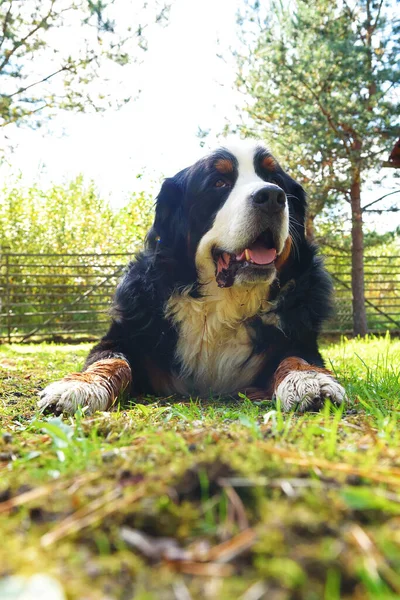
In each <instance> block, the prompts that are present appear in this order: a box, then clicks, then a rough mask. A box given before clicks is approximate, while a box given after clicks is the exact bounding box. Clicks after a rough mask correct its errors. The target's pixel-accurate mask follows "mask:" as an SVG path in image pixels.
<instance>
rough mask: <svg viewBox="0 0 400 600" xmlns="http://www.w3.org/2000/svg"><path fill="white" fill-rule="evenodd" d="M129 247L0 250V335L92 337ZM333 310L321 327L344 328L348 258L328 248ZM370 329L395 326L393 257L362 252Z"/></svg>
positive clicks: (398, 318) (398, 327)
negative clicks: (104, 250)
mask: <svg viewBox="0 0 400 600" xmlns="http://www.w3.org/2000/svg"><path fill="white" fill-rule="evenodd" d="M130 258H131V257H130V255H128V254H122V253H121V254H23V253H22V254H19V253H11V252H3V253H2V254H1V255H0V341H8V342H27V341H40V340H55V341H69V340H82V339H95V338H97V337H99V336H101V335H102V334H104V333H105V332H106V330H107V326H108V323H109V320H110V319H109V314H108V313H109V308H110V305H111V298H112V295H113V292H114V290H115V287H116V284H117V281H118V279H119V278H120V277H121V275H122V273H123V270H124V268H125V267H126V264H127V263H128V261H129V259H130ZM326 265H327V267H328V270H329V271H330V273H331V275H332V277H333V280H334V284H335V291H336V294H335V308H336V310H335V316H334V318H333V319H331V321H330V322H329V323H328V324H327V327H326V331H327V332H335V333H338V332H341V333H351V331H352V304H351V278H350V259H349V256H348V255H329V256H328V257H327V258H326ZM365 265H366V266H365V283H366V294H365V301H366V306H367V314H368V325H369V329H370V331H371V332H374V333H379V332H384V331H386V330H391V331H396V332H399V331H400V257H399V256H386V257H379V258H376V257H372V256H368V257H366V259H365Z"/></svg>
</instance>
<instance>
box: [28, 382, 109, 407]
mask: <svg viewBox="0 0 400 600" xmlns="http://www.w3.org/2000/svg"><path fill="white" fill-rule="evenodd" d="M39 397H40V400H39V402H38V407H39V408H40V409H42V410H49V411H52V412H54V413H56V414H61V413H68V414H74V413H75V412H76V410H77V409H78V407H79V406H81V407H83V408H84V409H85V414H92V413H95V412H96V411H98V410H100V411H102V410H106V409H107V407H108V405H109V402H110V392H109V390H107V388H106V387H105V386H103V385H101V383H99V382H87V381H82V380H81V379H61V380H60V381H54V383H50V385H48V386H47V387H46V388H45V389H44V390H42V391H41V392H39Z"/></svg>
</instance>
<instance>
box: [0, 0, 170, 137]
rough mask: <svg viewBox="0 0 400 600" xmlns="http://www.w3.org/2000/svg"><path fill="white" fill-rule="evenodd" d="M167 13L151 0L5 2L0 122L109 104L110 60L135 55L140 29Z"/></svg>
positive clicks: (120, 61)
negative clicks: (140, 2)
mask: <svg viewBox="0 0 400 600" xmlns="http://www.w3.org/2000/svg"><path fill="white" fill-rule="evenodd" d="M118 11H119V12H118ZM124 12H125V13H126V17H127V18H126V19H124V18H123V14H124ZM166 18H167V8H166V6H165V5H163V4H159V3H158V1H157V0H155V2H153V3H151V4H150V5H149V4H148V3H143V5H142V6H140V7H136V6H135V4H134V2H132V1H130V0H126V1H125V2H123V3H122V2H114V0H98V1H92V0H89V1H86V0H78V1H73V0H67V1H65V0H49V1H48V2H44V1H43V0H24V1H23V2H15V1H14V0H3V1H2V2H0V31H1V33H0V77H1V82H2V86H1V89H2V92H1V94H0V126H2V127H4V126H5V125H8V124H10V123H18V124H19V123H21V122H27V123H29V124H31V125H38V124H40V122H41V121H42V119H43V118H44V117H46V116H49V115H51V114H53V113H54V111H55V110H56V109H60V108H61V109H66V110H75V111H79V112H84V111H87V110H93V109H94V110H102V109H104V108H106V107H107V106H108V105H109V103H110V101H113V102H114V101H115V98H114V97H113V95H112V94H111V92H110V91H107V92H106V93H105V92H104V83H105V81H107V74H109V73H110V68H111V65H112V63H116V64H117V65H120V66H123V65H125V64H127V63H129V62H131V61H132V60H135V58H136V56H137V48H138V47H141V48H142V49H145V48H146V41H145V38H144V36H143V29H144V28H145V27H146V26H147V25H149V23H150V22H151V21H154V22H157V23H161V22H163V21H165V20H166ZM141 19H144V20H145V21H147V23H146V24H144V23H141V22H140V20H141ZM71 40H72V41H71ZM99 83H102V84H103V85H101V86H99V85H98V84H99ZM121 94H122V92H121ZM118 100H119V103H121V102H122V103H123V102H126V101H127V100H129V98H125V99H122V98H121V96H120V97H119V99H118Z"/></svg>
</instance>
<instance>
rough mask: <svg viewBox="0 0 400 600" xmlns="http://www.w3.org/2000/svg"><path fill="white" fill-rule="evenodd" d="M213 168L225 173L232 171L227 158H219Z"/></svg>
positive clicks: (231, 164)
mask: <svg viewBox="0 0 400 600" xmlns="http://www.w3.org/2000/svg"><path fill="white" fill-rule="evenodd" d="M215 168H216V169H217V171H219V172H220V173H222V174H224V175H227V174H228V173H233V163H232V161H231V160H229V159H228V158H220V159H219V160H217V162H216V163H215Z"/></svg>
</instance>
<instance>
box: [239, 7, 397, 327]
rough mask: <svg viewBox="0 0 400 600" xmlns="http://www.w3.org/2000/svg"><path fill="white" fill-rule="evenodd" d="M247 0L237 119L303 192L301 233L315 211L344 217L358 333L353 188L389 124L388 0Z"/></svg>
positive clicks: (359, 251)
mask: <svg viewBox="0 0 400 600" xmlns="http://www.w3.org/2000/svg"><path fill="white" fill-rule="evenodd" d="M263 11H264V9H261V8H260V4H259V3H258V2H256V3H255V4H253V5H249V8H248V11H247V14H246V15H245V17H243V18H242V19H241V20H240V24H241V27H242V30H243V32H244V34H245V36H244V37H245V39H246V41H247V42H248V40H249V35H250V34H251V35H253V36H254V42H253V43H250V44H249V51H248V52H246V53H242V55H241V56H238V64H239V77H238V86H239V87H240V88H241V89H242V90H245V91H246V92H247V93H248V94H249V95H250V97H251V101H250V102H249V103H248V105H247V107H246V111H245V119H244V121H243V122H242V124H241V125H240V128H241V130H242V131H244V132H245V133H246V134H247V135H257V136H262V137H263V138H264V139H266V140H267V141H269V142H271V145H272V146H273V149H274V150H275V151H276V152H277V154H278V156H280V157H282V159H283V160H284V162H285V164H288V165H289V168H290V170H291V172H292V173H293V174H294V176H295V177H297V178H298V179H299V180H300V181H301V182H302V183H303V184H304V185H305V187H306V189H307V191H308V192H309V201H310V202H309V203H310V214H309V219H308V223H307V230H308V233H309V234H310V235H312V230H313V219H314V217H315V215H316V214H318V213H319V212H320V211H321V210H322V208H323V207H326V206H332V205H334V204H336V203H337V202H338V201H346V202H347V203H348V204H349V205H350V207H351V215H352V228H351V237H352V293H353V324H354V333H355V334H359V335H365V334H366V333H367V319H366V311H365V304H364V265H363V245H364V242H363V214H364V212H365V210H368V209H367V208H366V207H364V209H363V208H362V204H361V192H362V186H363V184H364V183H365V181H366V178H367V176H368V174H369V173H370V172H371V170H373V169H375V170H378V169H379V167H380V164H381V161H382V157H383V156H384V155H385V154H387V152H388V149H390V148H391V147H392V146H393V143H394V139H395V137H396V134H398V127H399V103H398V99H397V100H396V96H395V92H396V89H398V86H399V81H400V67H399V58H400V54H399V51H400V35H399V34H400V25H399V20H396V19H395V15H396V13H395V6H394V5H393V4H391V2H390V1H389V0H380V1H379V2H376V1H373V0H358V1H357V2H348V1H342V0H295V1H294V2H292V3H290V6H288V5H287V4H285V5H284V4H283V3H282V2H279V1H277V2H274V1H272V2H270V3H269V5H268V8H267V10H265V14H264V13H263Z"/></svg>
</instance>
